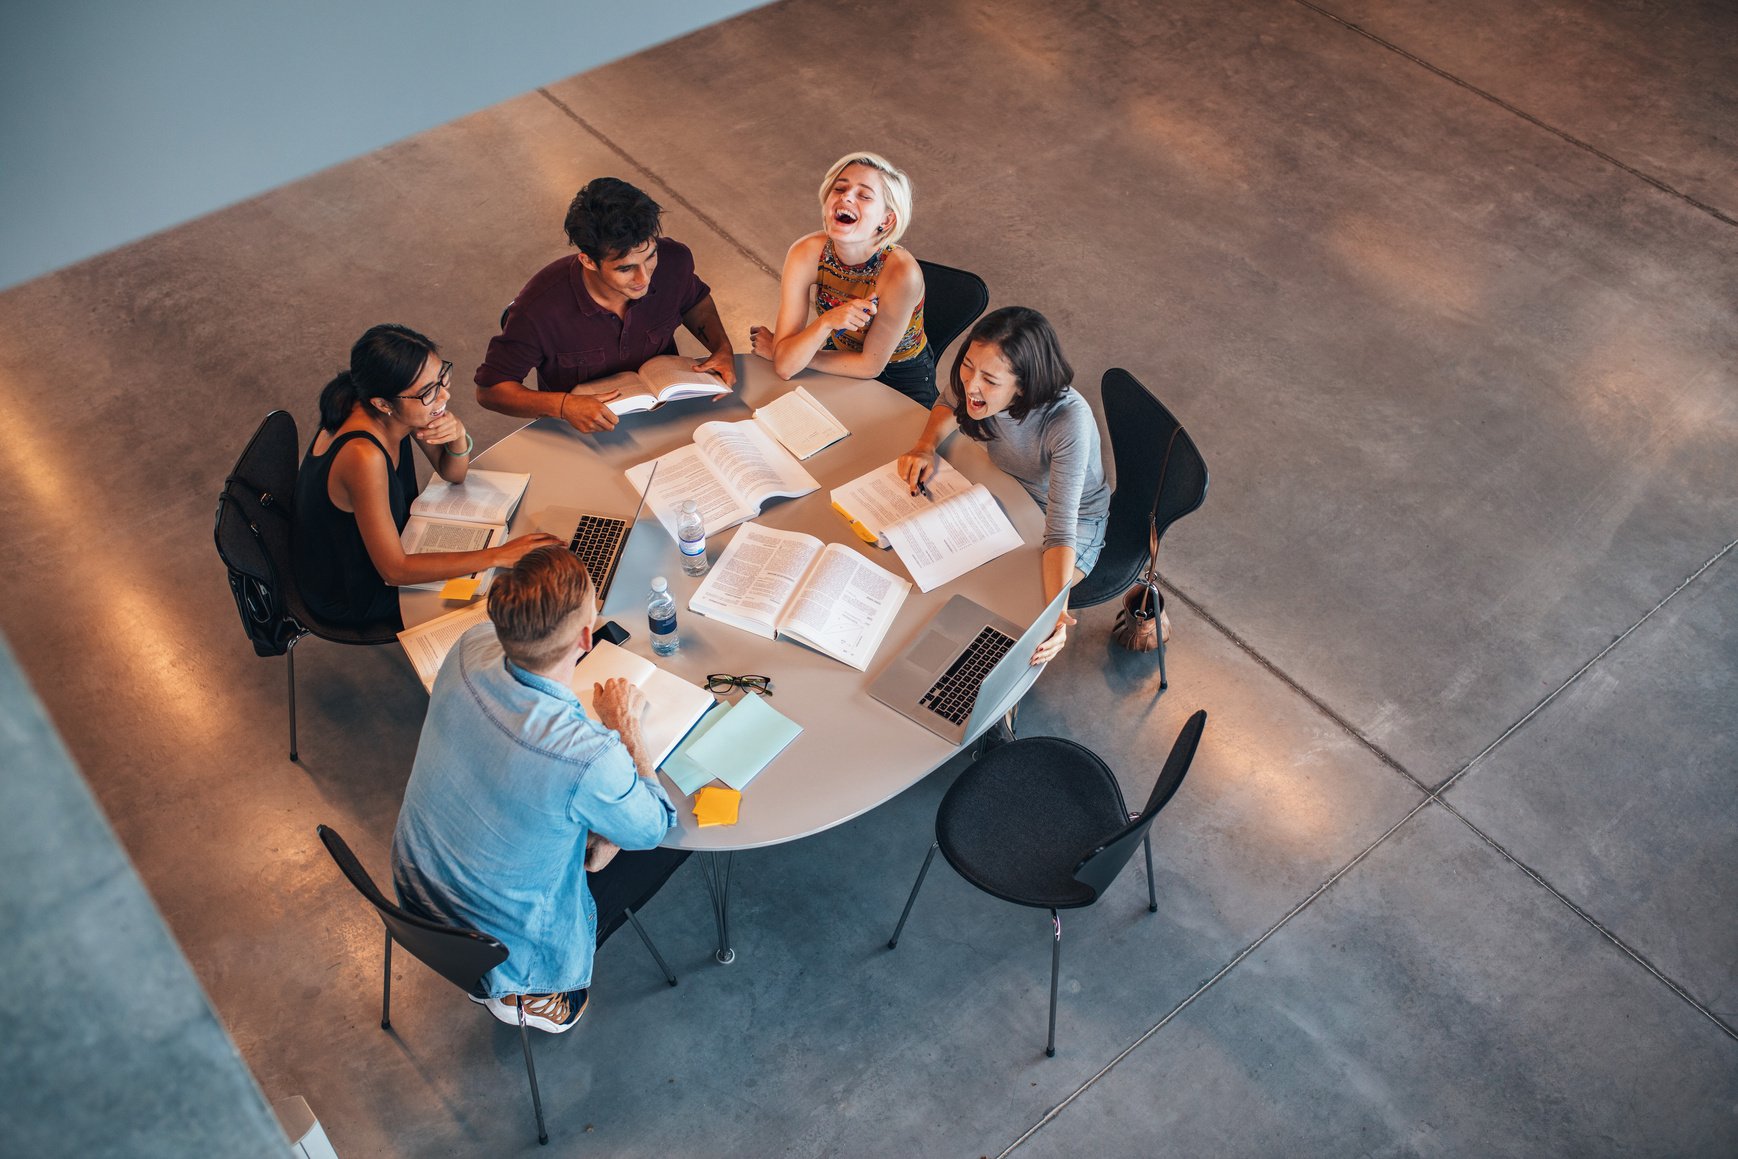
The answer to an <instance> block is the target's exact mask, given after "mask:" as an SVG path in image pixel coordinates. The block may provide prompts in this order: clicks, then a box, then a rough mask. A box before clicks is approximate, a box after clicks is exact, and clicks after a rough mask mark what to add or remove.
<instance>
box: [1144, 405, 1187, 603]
mask: <svg viewBox="0 0 1738 1159" xmlns="http://www.w3.org/2000/svg"><path fill="white" fill-rule="evenodd" d="M1182 433H1183V428H1182V426H1181V425H1178V426H1175V427H1172V428H1171V438H1170V440H1169V441H1168V442H1167V443H1165V457H1164V459H1163V460H1162V461H1161V462H1160V463H1159V485H1158V486H1157V487H1156V488H1154V490H1153V511H1152V514H1151V515H1149V516H1147V566H1146V570H1145V571H1143V572H1142V573H1141V578H1140V580H1139V582H1140V583H1141V584H1142V585H1143V586H1145V587H1149V588H1156V587H1157V586H1158V583H1159V503H1160V501H1161V500H1163V499H1164V497H1165V479H1166V477H1167V476H1168V475H1169V474H1170V472H1171V448H1173V447H1175V446H1176V445H1177V436H1178V435H1180V434H1182Z"/></svg>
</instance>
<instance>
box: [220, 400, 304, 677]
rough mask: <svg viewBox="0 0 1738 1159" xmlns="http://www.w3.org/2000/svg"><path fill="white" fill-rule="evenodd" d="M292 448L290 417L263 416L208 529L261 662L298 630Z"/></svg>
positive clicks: (276, 413) (279, 652) (278, 414)
mask: <svg viewBox="0 0 1738 1159" xmlns="http://www.w3.org/2000/svg"><path fill="white" fill-rule="evenodd" d="M296 448H297V437H296V420H295V419H294V418H293V417H291V415H290V413H289V412H288V411H281V410H275V411H273V412H272V413H271V414H269V415H267V416H266V417H265V421H263V422H262V423H260V425H259V429H258V430H256V431H255V432H254V435H253V438H251V439H249V440H248V444H247V449H246V450H244V451H242V453H241V457H240V458H239V459H237V460H236V461H235V467H234V469H233V470H231V471H230V473H229V477H228V478H227V479H225V480H224V482H223V491H222V493H221V494H219V495H218V497H217V514H216V517H215V519H214V520H213V523H212V532H211V533H212V538H213V540H215V541H216V544H217V554H218V556H219V557H220V558H221V559H222V560H223V563H224V566H225V567H227V568H228V569H229V586H230V591H231V593H232V594H233V595H234V596H235V603H236V611H237V612H238V613H240V615H241V622H242V628H243V630H245V631H246V632H247V634H248V638H249V639H250V640H252V641H253V646H254V651H256V652H258V653H259V654H260V655H261V656H278V655H282V654H283V652H284V650H285V648H286V647H287V646H288V644H289V641H290V640H291V639H293V638H294V637H295V635H296V634H297V633H298V632H299V631H300V627H299V626H298V625H297V624H296V623H295V617H296V612H297V611H298V610H299V608H298V605H299V603H300V601H299V599H297V598H296V596H295V593H294V591H293V588H294V585H295V579H294V577H293V576H292V574H291V572H290V524H291V521H292V519H293V517H294V511H295V494H296Z"/></svg>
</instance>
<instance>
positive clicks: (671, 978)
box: [627, 910, 676, 986]
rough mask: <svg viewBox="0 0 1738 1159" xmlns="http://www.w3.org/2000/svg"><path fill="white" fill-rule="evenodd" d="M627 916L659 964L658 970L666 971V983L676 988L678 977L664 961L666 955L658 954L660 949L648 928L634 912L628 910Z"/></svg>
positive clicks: (635, 931)
mask: <svg viewBox="0 0 1738 1159" xmlns="http://www.w3.org/2000/svg"><path fill="white" fill-rule="evenodd" d="M627 915H628V922H629V924H631V925H632V926H633V927H634V933H636V934H638V935H640V941H642V942H644V943H646V949H647V950H649V951H651V954H652V957H653V959H654V960H655V961H656V962H657V963H658V969H660V970H662V971H664V981H666V982H668V983H669V984H670V985H672V986H674V985H675V984H676V975H675V973H673V972H672V971H671V969H670V964H669V963H668V962H666V961H664V955H662V954H660V953H658V947H656V946H654V945H653V944H652V939H651V937H650V936H649V935H648V934H647V933H646V927H645V926H642V925H641V924H640V919H639V918H638V917H637V916H636V915H635V914H634V911H633V910H628V911H627Z"/></svg>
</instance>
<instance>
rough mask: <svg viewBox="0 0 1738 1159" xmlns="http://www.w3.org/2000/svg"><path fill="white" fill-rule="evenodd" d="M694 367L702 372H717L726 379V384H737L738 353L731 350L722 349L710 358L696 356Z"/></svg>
mask: <svg viewBox="0 0 1738 1159" xmlns="http://www.w3.org/2000/svg"><path fill="white" fill-rule="evenodd" d="M694 369H695V370H698V371H699V372H700V373H701V374H716V375H717V376H718V377H719V378H721V379H723V380H724V385H725V386H735V385H736V354H735V352H734V351H730V350H720V351H718V352H717V353H716V354H713V355H712V356H711V357H710V358H696V359H695V360H694Z"/></svg>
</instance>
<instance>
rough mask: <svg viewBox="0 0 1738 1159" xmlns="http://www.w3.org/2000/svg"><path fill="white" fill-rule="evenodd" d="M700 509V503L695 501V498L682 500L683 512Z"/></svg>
mask: <svg viewBox="0 0 1738 1159" xmlns="http://www.w3.org/2000/svg"><path fill="white" fill-rule="evenodd" d="M699 510H700V504H699V503H697V502H695V501H694V500H692V499H684V500H682V514H684V515H686V514H688V512H690V511H699Z"/></svg>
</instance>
